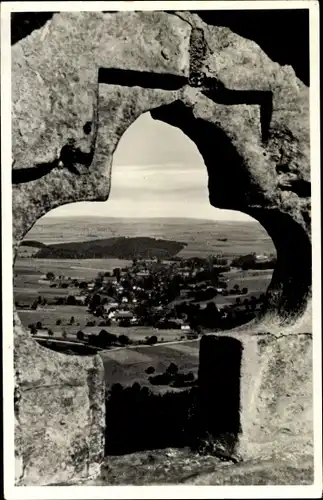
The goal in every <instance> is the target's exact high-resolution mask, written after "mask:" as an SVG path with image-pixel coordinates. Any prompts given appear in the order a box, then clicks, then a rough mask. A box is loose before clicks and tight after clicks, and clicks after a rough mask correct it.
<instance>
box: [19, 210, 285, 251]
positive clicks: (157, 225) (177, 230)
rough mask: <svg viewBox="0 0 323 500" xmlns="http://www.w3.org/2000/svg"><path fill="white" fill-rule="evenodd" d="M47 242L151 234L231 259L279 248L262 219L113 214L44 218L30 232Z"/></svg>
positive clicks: (35, 238) (54, 242)
mask: <svg viewBox="0 0 323 500" xmlns="http://www.w3.org/2000/svg"><path fill="white" fill-rule="evenodd" d="M27 237H28V239H29V240H37V241H39V242H42V243H44V244H47V245H57V244H63V243H64V244H65V243H68V242H73V243H76V242H85V241H94V240H103V239H105V238H116V237H127V238H139V237H148V238H155V239H157V240H159V239H162V240H168V241H172V242H177V243H178V242H179V243H183V244H184V246H183V249H182V250H181V251H180V252H179V257H183V258H189V257H194V256H199V257H207V256H208V255H211V254H213V255H216V254H221V255H225V256H227V257H228V258H231V257H235V256H239V255H245V254H248V253H251V252H257V253H275V252H276V251H275V247H274V245H273V242H272V240H271V239H270V237H269V236H268V234H267V233H266V231H265V229H264V228H263V227H262V226H261V225H260V224H259V222H257V221H255V220H253V219H250V221H227V220H223V221H219V220H206V219H183V218H150V219H149V218H147V219H144V218H143V219H134V218H133V219H127V218H117V217H115V218H113V217H94V216H92V217H90V216H87V217H80V216H78V217H63V216H61V217H47V216H45V217H43V218H41V219H40V220H39V221H37V223H36V224H35V225H34V226H33V228H32V229H31V231H30V232H29V233H28V235H27Z"/></svg>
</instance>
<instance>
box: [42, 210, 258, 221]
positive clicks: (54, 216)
mask: <svg viewBox="0 0 323 500" xmlns="http://www.w3.org/2000/svg"><path fill="white" fill-rule="evenodd" d="M241 213H243V212H241ZM246 217H248V215H247V214H246ZM47 218H51V219H63V218H65V219H69V218H71V219H86V218H95V219H117V220H120V219H128V220H129V219H130V220H147V219H152V220H156V219H168V220H172V219H181V220H201V221H202V220H204V221H209V222H237V223H240V222H243V223H258V224H259V222H258V221H257V220H256V219H253V218H252V217H250V220H248V219H246V220H232V219H209V218H205V217H194V216H191V217H180V216H179V217H167V216H164V217H163V216H155V217H154V216H150V217H149V216H145V217H130V216H129V217H128V216H116V215H91V214H89V215H78V214H75V215H74V214H69V215H47ZM42 219H43V220H44V217H43V218H42ZM40 220H41V219H40Z"/></svg>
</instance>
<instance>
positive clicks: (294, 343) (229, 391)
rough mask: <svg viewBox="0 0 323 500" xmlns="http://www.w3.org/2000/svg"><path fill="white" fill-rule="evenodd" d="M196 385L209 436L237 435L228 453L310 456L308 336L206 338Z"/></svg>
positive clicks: (310, 397) (237, 335)
mask: <svg viewBox="0 0 323 500" xmlns="http://www.w3.org/2000/svg"><path fill="white" fill-rule="evenodd" d="M199 383H200V388H201V392H202V399H203V401H204V403H205V413H207V414H208V419H209V420H208V425H209V430H210V433H211V435H212V436H214V438H216V439H218V438H221V437H223V436H224V437H225V436H227V435H230V434H235V436H236V439H235V443H234V444H235V446H234V447H233V448H232V447H231V448H230V443H227V444H226V451H227V453H228V454H230V453H231V454H232V453H233V454H234V455H237V456H238V457H239V458H242V459H243V460H247V459H255V458H261V459H265V458H266V457H272V456H277V457H280V456H281V455H290V457H291V459H294V458H295V457H296V455H299V454H304V455H308V456H311V455H312V454H313V415H312V407H313V398H312V394H313V386H312V336H311V335H310V334H302V333H299V334H295V335H294V334H289V335H280V336H275V335H272V334H250V335H246V334H245V335H243V334H239V333H234V332H233V333H230V334H227V335H224V334H223V335H222V334H220V335H216V336H215V335H206V336H204V337H203V338H202V340H201V346H200V366H199ZM203 394H206V395H207V396H206V397H204V398H203Z"/></svg>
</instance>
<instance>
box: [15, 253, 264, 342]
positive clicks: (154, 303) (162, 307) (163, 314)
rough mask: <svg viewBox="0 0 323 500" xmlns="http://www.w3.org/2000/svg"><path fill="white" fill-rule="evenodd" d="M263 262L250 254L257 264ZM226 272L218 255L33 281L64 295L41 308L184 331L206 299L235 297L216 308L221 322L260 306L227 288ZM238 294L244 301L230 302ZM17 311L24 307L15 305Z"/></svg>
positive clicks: (227, 266)
mask: <svg viewBox="0 0 323 500" xmlns="http://www.w3.org/2000/svg"><path fill="white" fill-rule="evenodd" d="M269 258H270V257H268V256H266V255H255V261H258V262H265V261H266V260H268V259H269ZM230 270H231V263H230V264H229V262H228V260H227V259H224V258H223V257H222V256H221V257H219V256H217V257H214V256H211V257H209V258H198V257H196V258H190V259H176V258H175V259H174V260H167V261H161V260H160V259H141V260H139V259H133V262H132V265H130V266H128V267H124V268H115V269H113V270H111V271H106V272H100V273H99V274H98V275H97V277H96V278H95V279H92V280H85V279H84V278H82V277H68V276H64V275H60V276H54V274H53V273H51V272H48V273H47V274H46V275H43V276H41V277H40V278H39V280H38V283H39V284H40V285H47V286H48V287H50V288H53V289H55V288H56V289H62V288H63V289H66V296H62V294H61V293H60V295H59V296H57V297H55V293H53V296H51V298H50V299H48V301H44V304H45V302H46V303H47V304H48V305H50V304H49V303H50V302H51V303H52V304H56V305H64V304H67V305H81V306H84V307H87V308H88V310H89V311H90V312H91V313H93V315H94V316H97V317H102V318H104V319H105V320H106V321H107V322H109V323H108V324H110V323H111V324H115V325H120V326H135V325H141V326H154V327H156V328H163V329H164V328H172V329H173V328H176V329H180V330H183V331H185V332H189V331H190V330H191V324H192V322H191V321H190V315H191V314H193V313H194V314H195V313H196V310H197V309H199V310H200V311H203V310H205V309H206V308H207V306H208V303H209V302H210V301H211V302H213V303H215V302H217V301H216V300H214V299H215V297H216V296H217V295H224V296H225V295H232V296H235V299H233V300H232V303H231V304H230V303H228V304H227V305H223V306H222V307H220V306H217V307H216V309H217V311H218V312H220V313H221V318H223V319H226V318H228V317H232V316H239V315H241V314H243V313H245V312H247V313H248V314H250V313H251V312H252V313H254V312H255V311H256V310H257V309H259V307H261V300H257V299H255V298H253V300H249V299H248V298H247V293H248V290H247V289H246V288H244V289H240V288H239V286H237V285H236V286H235V287H233V288H232V289H230V288H229V286H228V285H229V278H228V277H227V276H226V273H227V272H228V271H230ZM53 291H54V290H53ZM239 295H244V296H245V298H242V299H240V298H236V297H237V296H239ZM39 298H40V297H39ZM42 300H44V299H42ZM42 300H38V302H37V301H36V302H37V303H36V307H37V304H39V305H42V304H43V303H42ZM181 304H182V305H183V304H184V305H186V306H187V307H186V309H187V311H186V310H185V308H184V312H183V311H182V312H180V311H179V310H180V307H178V306H180V305H181ZM19 307H20V308H22V307H24V305H22V304H19ZM33 307H34V308H35V303H34V305H33ZM199 317H202V315H200V316H199Z"/></svg>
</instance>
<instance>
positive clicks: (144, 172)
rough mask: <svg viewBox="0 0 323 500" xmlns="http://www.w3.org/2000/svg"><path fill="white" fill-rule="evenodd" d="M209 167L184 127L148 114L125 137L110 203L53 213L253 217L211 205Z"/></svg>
mask: <svg viewBox="0 0 323 500" xmlns="http://www.w3.org/2000/svg"><path fill="white" fill-rule="evenodd" d="M207 181H208V180H207V171H206V167H205V165H204V162H203V158H202V156H201V154H200V153H199V151H198V149H197V147H196V145H195V144H194V143H193V141H191V139H189V138H188V137H187V136H186V135H185V134H184V133H183V132H182V131H181V130H180V129H178V128H177V127H172V126H171V125H168V124H166V123H163V122H161V121H158V120H153V118H151V116H150V113H149V112H148V113H144V114H142V115H141V116H140V117H139V118H138V119H137V120H136V121H135V122H134V123H133V124H132V125H131V126H130V127H129V128H128V129H127V130H126V132H125V133H124V135H123V136H122V137H121V139H120V142H119V144H118V147H117V149H116V151H115V153H114V156H113V164H112V180H111V191H110V196H109V199H108V200H107V201H106V202H80V203H73V204H69V205H65V206H63V207H60V208H57V209H55V210H53V211H52V212H51V213H50V215H51V216H56V217H57V216H60V215H62V216H75V215H84V216H89V215H95V216H107V217H135V218H141V217H143V218H147V217H189V218H198V219H214V220H250V217H248V216H247V215H245V214H242V213H241V212H236V211H231V210H220V209H216V208H214V207H212V206H211V205H210V203H209V196H208V189H207Z"/></svg>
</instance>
